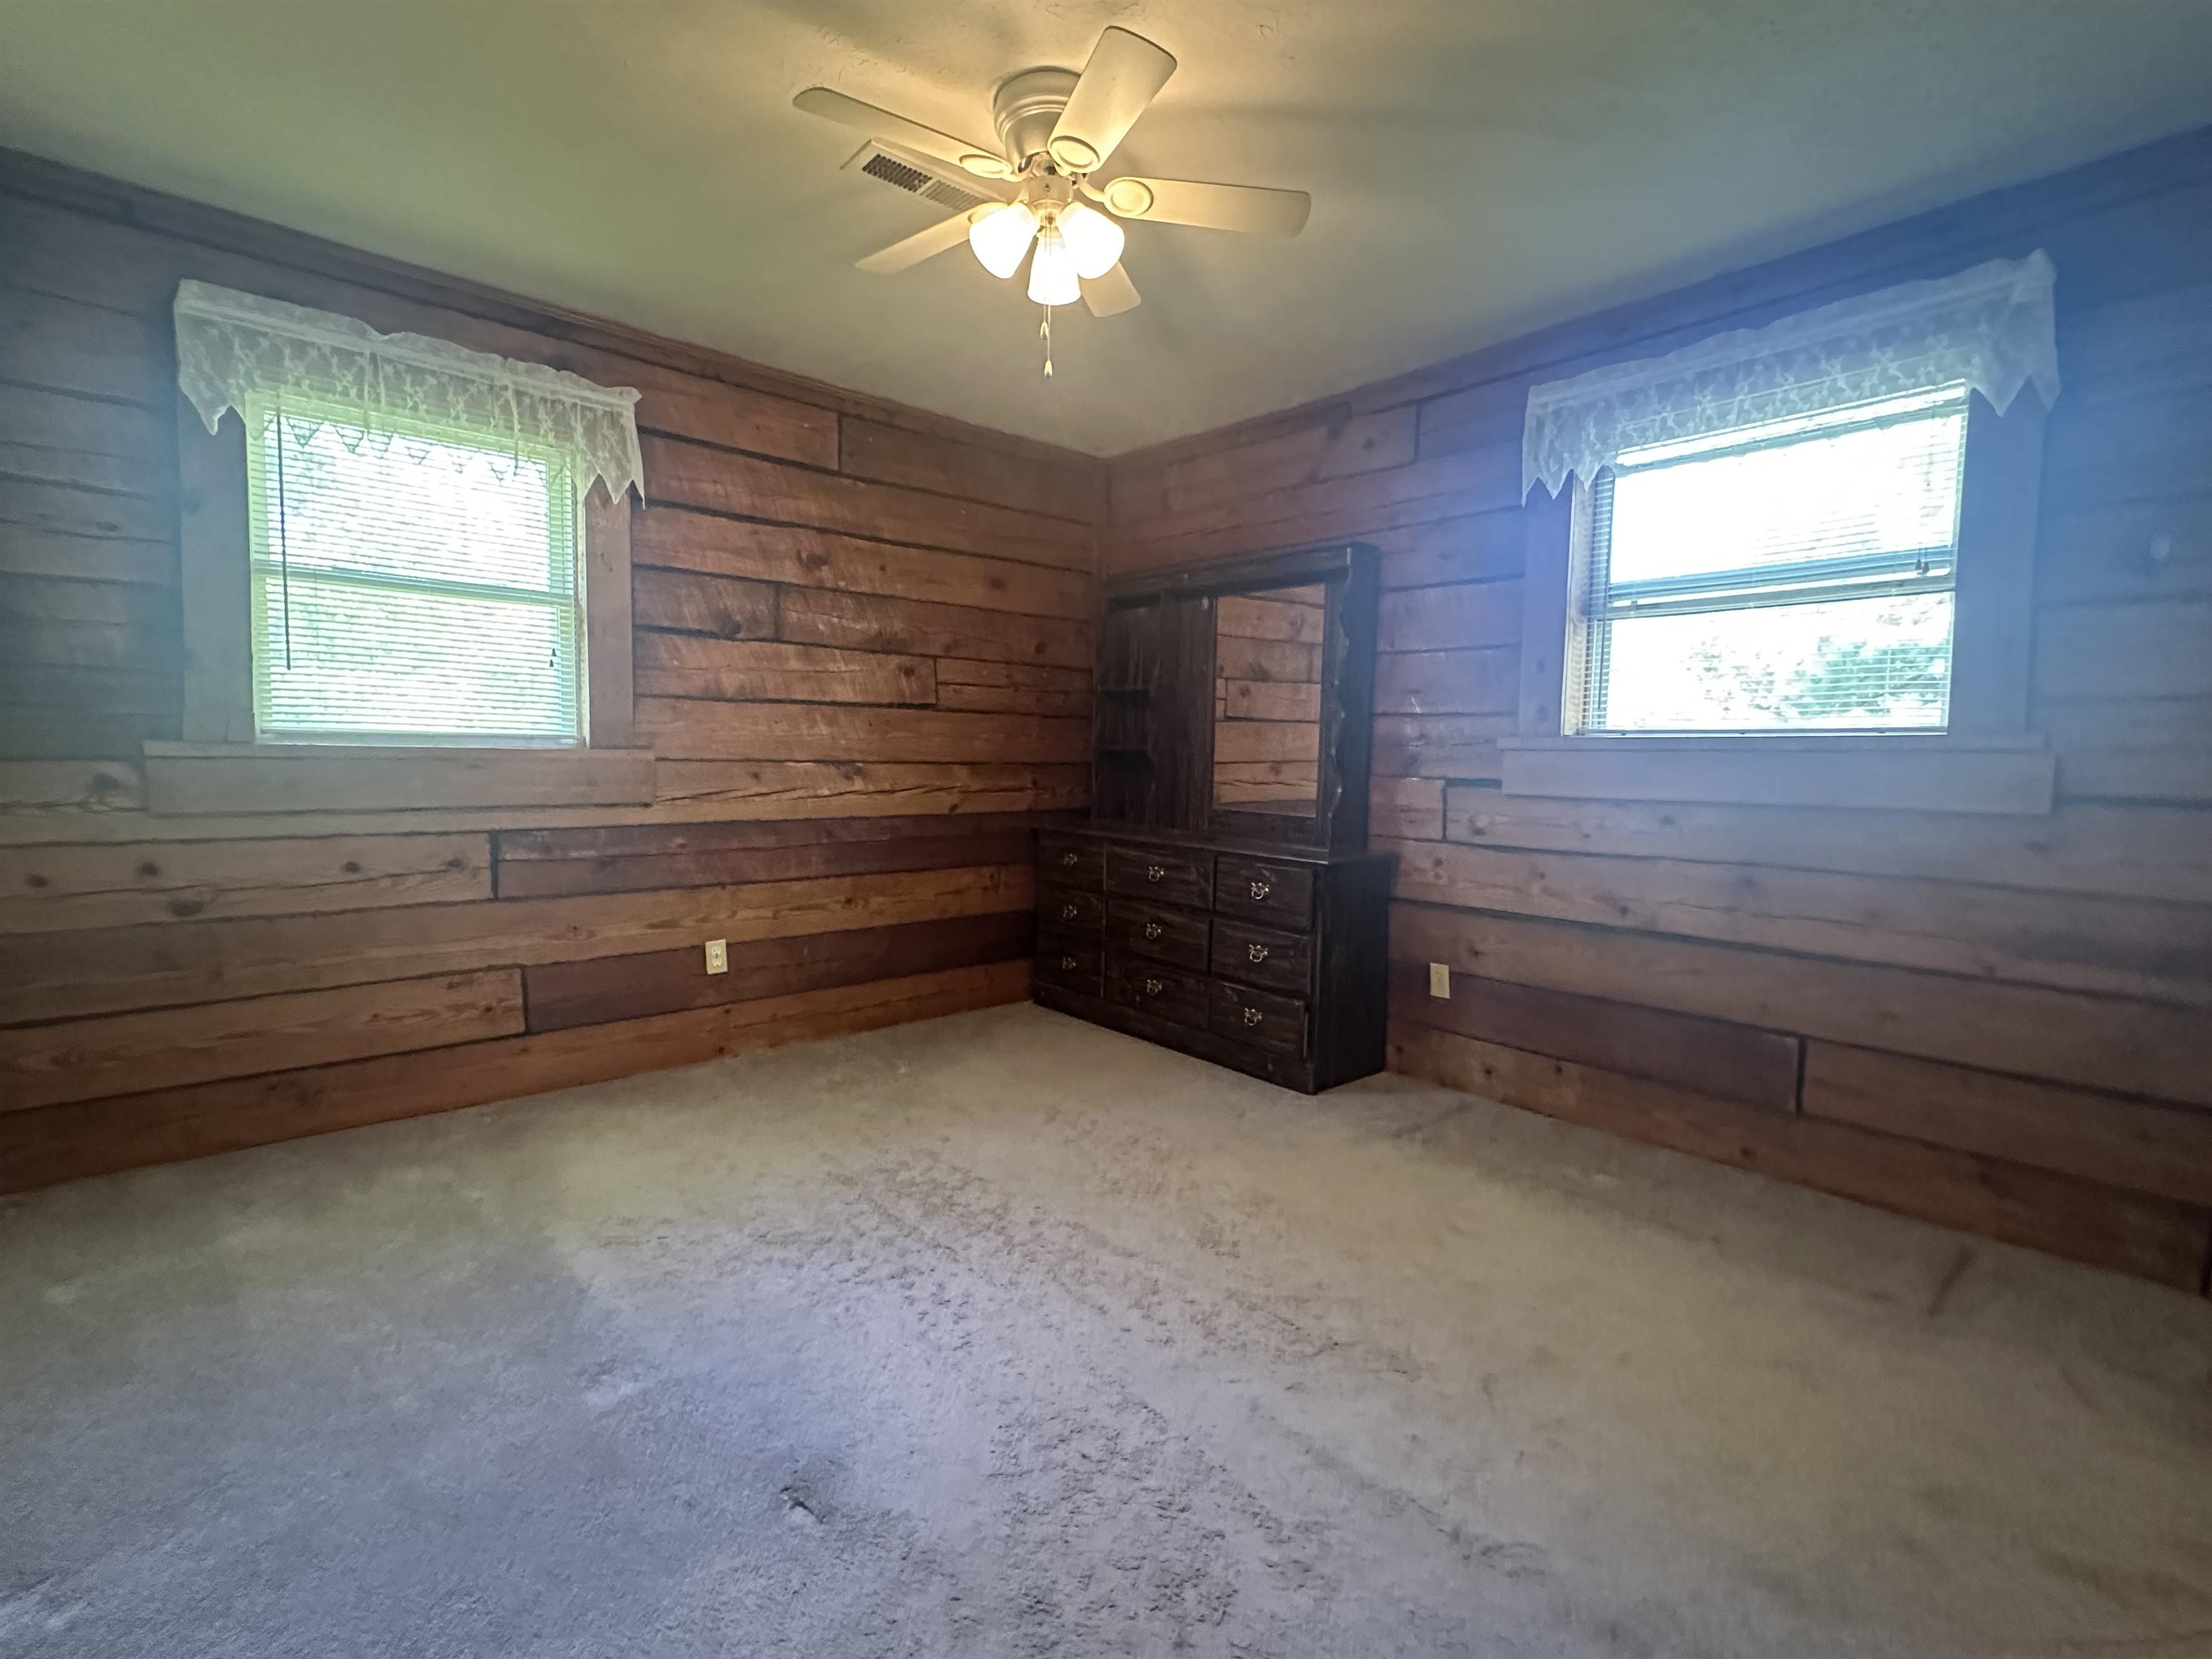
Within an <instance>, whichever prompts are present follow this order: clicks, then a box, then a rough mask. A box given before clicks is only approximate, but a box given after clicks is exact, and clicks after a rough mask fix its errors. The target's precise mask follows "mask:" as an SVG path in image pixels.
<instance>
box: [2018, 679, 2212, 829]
mask: <svg viewBox="0 0 2212 1659" xmlns="http://www.w3.org/2000/svg"><path fill="white" fill-rule="evenodd" d="M2035 719H2036V724H2037V725H2039V726H2041V727H2042V728H2043V729H2044V731H2045V732H2047V733H2049V735H2050V739H2051V748H2052V750H2054V751H2055V752H2056V754H2057V759H2058V789H2059V793H2061V794H2062V795H2063V796H2066V797H2067V798H2069V799H2082V800H2125V801H2142V802H2186V803H2190V804H2193V805H2212V698H2204V697H2102V698H2085V699H2079V700H2072V699H2053V700H2049V701H2042V702H2038V703H2037V705H2036V714H2035Z"/></svg>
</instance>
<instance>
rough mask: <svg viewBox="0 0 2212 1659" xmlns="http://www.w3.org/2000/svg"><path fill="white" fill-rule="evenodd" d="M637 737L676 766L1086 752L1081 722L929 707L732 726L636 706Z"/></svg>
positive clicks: (696, 713) (815, 713)
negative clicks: (685, 763) (686, 763)
mask: <svg viewBox="0 0 2212 1659" xmlns="http://www.w3.org/2000/svg"><path fill="white" fill-rule="evenodd" d="M637 720H638V733H639V736H640V737H641V738H642V740H643V741H644V742H646V743H647V744H649V745H650V746H651V747H652V749H653V751H654V752H655V753H656V754H659V755H665V756H667V757H671V759H678V760H808V759H812V758H815V757H819V756H833V757H836V758H838V759H841V760H858V761H871V760H890V761H930V760H936V761H969V762H982V761H1037V762H1045V763H1075V762H1078V761H1080V760H1081V759H1083V758H1084V757H1085V755H1086V754H1087V752H1088V751H1089V749H1090V739H1091V726H1090V722H1089V721H1088V720H1050V719H1044V718H1041V717H1039V716H1036V715H1031V714H962V713H957V712H954V711H950V710H943V709H934V708H837V707H835V706H831V705H827V704H818V703H763V704H761V705H760V706H759V707H757V708H752V709H749V710H748V711H747V714H746V718H744V719H743V720H732V719H731V718H729V716H728V715H726V714H723V713H722V712H720V710H717V709H716V708H714V707H713V705H711V704H708V703H699V702H684V701H680V700H678V699H673V698H668V697H641V698H639V699H638V705H637Z"/></svg>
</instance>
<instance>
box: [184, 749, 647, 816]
mask: <svg viewBox="0 0 2212 1659" xmlns="http://www.w3.org/2000/svg"><path fill="white" fill-rule="evenodd" d="M145 755H146V767H145V769H146V810H147V811H149V812H150V813H153V814H155V815H156V816H170V817H189V816H197V815H205V814H223V815H239V814H250V813H258V812H364V811H367V812H389V811H414V810H430V809H435V808H441V807H446V808H452V807H474V806H647V805H652V803H653V756H652V753H651V751H649V750H643V749H469V748H459V747H448V746H444V745H436V746H425V747H422V748H419V749H415V748H387V747H380V746H379V747H370V746H368V745H360V746H356V745H354V744H279V743H270V744H254V743H149V744H146V745H145Z"/></svg>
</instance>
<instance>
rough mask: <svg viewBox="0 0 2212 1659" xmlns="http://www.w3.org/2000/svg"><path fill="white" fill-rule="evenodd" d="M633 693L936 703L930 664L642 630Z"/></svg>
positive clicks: (730, 699)
mask: <svg viewBox="0 0 2212 1659" xmlns="http://www.w3.org/2000/svg"><path fill="white" fill-rule="evenodd" d="M636 681H637V694H638V695H639V696H646V697H689V698H693V699H707V700H714V701H720V702H844V703H903V704H918V705H922V706H927V705H930V704H933V703H935V702H936V701H937V671H936V664H935V662H934V661H933V659H930V658H927V657H894V656H889V655H885V654H884V653H881V652H874V651H841V650H838V649H836V648H835V647H825V646H816V645H781V644H777V643H774V642H772V641H759V640H729V639H711V638H700V637H698V636H696V635H688V634H655V633H647V634H641V635H639V636H638V640H637V667H636Z"/></svg>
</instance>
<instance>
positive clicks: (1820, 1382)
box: [0, 1007, 2212, 1659]
mask: <svg viewBox="0 0 2212 1659" xmlns="http://www.w3.org/2000/svg"><path fill="white" fill-rule="evenodd" d="M1167 1653H1192V1654H1199V1655H1209V1656H1212V1655H1219V1656H1231V1655H1235V1656H1249V1659H1259V1656H1284V1659H1310V1656H1359V1659H1381V1656H1393V1655H1429V1654H1463V1655H1480V1656H1485V1659H1493V1656H1494V1659H1519V1656H1534V1655H1547V1656H1575V1659H1579V1656H1591V1655H1624V1656H1644V1655H1662V1654H1664V1655H1682V1656H1699V1659H1707V1656H1722V1655H1758V1656H1790V1659H1806V1656H1826V1655H1845V1654H1848V1655H1867V1656H1873V1655H1884V1656H1889V1655H1896V1656H1911V1659H1929V1656H1952V1655H1957V1656H1970V1655H1971V1656H1990V1659H1995V1656H2027V1655H2047V1656H2053V1659H2058V1656H2119V1655H2124V1656H2129V1659H2181V1656H2201V1655H2206V1654H2212V1307H2208V1306H2206V1305H2205V1304H2200V1303H2196V1302H2192V1301H2191V1300H2190V1299H2188V1298H2186V1297H2181V1296H2179V1295H2175V1294H2172V1293H2171V1292H2166V1291H2159V1290H2156V1289H2154V1288H2152V1287H2149V1286H2147V1285H2137V1284H2135V1283H2133V1282H2130V1281H2128V1280H2124V1279H2118V1278H2114V1277H2109V1276H2106V1275H2103V1274H2099V1273H2092V1272H2089V1271H2087V1270H2086V1269H2078V1268H2075V1267H2069V1266H2066V1265H2064V1264H2063V1263H2059V1262H2056V1261H2045V1260H2043V1259H2040V1258H2037V1257H2033V1256H2029V1255H2025V1254H2022V1253H2020V1252H2015V1251H2012V1250H2008V1249H2003V1248H2002V1247H1998V1246H1993V1245H1987V1244H1980V1243H1970V1242H1968V1241H1965V1240H1962V1239H1960V1238H1958V1237H1954V1236H1952V1235H1949V1234H1946V1233H1942V1232H1940V1231H1936V1230H1934V1229H1931V1228H1926V1227H1922V1226H1918V1225H1913V1224H1911V1223H1907V1222H1903V1221H1898V1220H1894V1219H1892V1218H1887V1217H1883V1216H1880V1215H1876V1214H1875V1213H1873V1212H1869V1211H1865V1210H1861V1209H1858V1208H1857V1207H1855V1206H1850V1205H1847V1204H1844V1203H1840V1202H1836V1201H1832V1200H1826V1199H1824V1198H1821V1197H1819V1196H1817V1195H1814V1194H1807V1193H1803V1192H1800V1191H1796V1190H1795V1189H1791V1188H1784V1187H1781V1186H1778V1185H1775V1184H1772V1183H1769V1182H1764V1181H1762V1180H1759V1179H1758V1178H1756V1177H1753V1176H1744V1175H1741V1174H1738V1173H1736V1172H1734V1171H1730V1170H1720V1169H1717V1168H1713V1167H1710V1166H1707V1165H1705V1164H1699V1163H1696V1162H1693V1161H1692V1160H1689V1159H1686V1158H1677V1157H1675V1156H1674V1155H1671V1154H1668V1153H1664V1152H1653V1151H1650V1150H1648V1149H1644V1148H1641V1147H1637V1146H1626V1145H1623V1144H1621V1143H1619V1142H1615V1141H1612V1140H1608V1139H1604V1138H1602V1137H1600V1136H1597V1135H1594V1134H1590V1133H1586V1132H1583V1131H1580V1130H1577V1129H1572V1128H1569V1127H1564V1126H1561V1125H1558V1124H1554V1123H1551V1122H1548V1121H1544V1120H1541V1119H1538V1118H1534V1117H1531V1116H1528V1115H1523V1114H1520V1113H1516V1112H1511V1111H1508V1110H1505V1109H1502V1108H1498V1107H1495V1106H1492V1105H1490V1104H1487V1103H1474V1102H1469V1101H1468V1100H1467V1099H1466V1098H1465V1097H1459V1096H1454V1095H1450V1094H1448V1093H1445V1092H1443V1091H1438V1090H1435V1089H1431V1088H1428V1087H1426V1086H1424V1085H1414V1084H1411V1083H1408V1082H1406V1081H1404V1080H1402V1079H1372V1080H1370V1082H1368V1083H1365V1084H1362V1085H1356V1086H1354V1087H1353V1088H1352V1089H1349V1090H1345V1091H1339V1092H1338V1093H1336V1094H1334V1095H1332V1096H1328V1097H1322V1098H1320V1099H1317V1100H1308V1099H1304V1098H1301V1097H1297V1096H1293V1095H1289V1094H1285V1093H1282V1092H1280V1091H1276V1090H1273V1089H1270V1088H1268V1087H1267V1086H1265V1085H1261V1084H1257V1083H1254V1082H1250V1081H1248V1080H1245V1079H1241V1078H1237V1077H1235V1076H1232V1075H1231V1074H1230V1073H1225V1072H1221V1071H1218V1070H1215V1069H1213V1068H1212V1067H1209V1066H1203V1065H1200V1064H1199V1063H1197V1062H1196V1061H1193V1060H1183V1059H1181V1058H1179V1057H1177V1056H1176V1055H1173V1054H1167V1053H1165V1052H1164V1051H1163V1050H1160V1049H1158V1048H1151V1047H1148V1046H1146V1045H1144V1044H1140V1043H1138V1042H1133V1041H1130V1040H1128V1039H1126V1038H1123V1037H1120V1036H1113V1035H1110V1034H1109V1033H1106V1032H1103V1031H1100V1030H1094V1029H1092V1028H1091V1027H1088V1026H1085V1025H1081V1024H1076V1023H1075V1022H1073V1021H1071V1020H1066V1019H1062V1018H1059V1017H1057V1016H1054V1015H1051V1014H1048V1013H1044V1012H1041V1011H1038V1010H1036V1009H1032V1008H1026V1007H1022V1008H1006V1009H998V1010H993V1011H990V1012H985V1013H980V1014H970V1015H963V1016H961V1017H958V1018H952V1019H946V1020H940V1021H936V1022H933V1023H932V1024H926V1025H915V1026H908V1027H905V1028H903V1029H901V1030H893V1031H885V1032H880V1033H878V1034H875V1035H872V1036H864V1037H858V1038H853V1039H848V1040H846V1041H842V1042H832V1043H826V1044H821V1045H817V1046H813V1047H808V1048H792V1049H787V1050H783V1051H781V1052H777V1053H774V1054H765V1055H761V1056H757V1057H754V1058H750V1059H746V1060H733V1061H726V1062H722V1063H720V1064H717V1065H714V1066H704V1067H700V1068H697V1069H695V1070H692V1071H688V1072H679V1073H662V1074H659V1075H657V1076H652V1077H644V1078H638V1079H631V1080H629V1081H627V1082H623V1083H620V1084H614V1085H604V1086H600V1087H596V1088H592V1089H585V1090H579V1091H574V1092H571V1093H568V1094H566V1095H560V1096H553V1097H544V1098H543V1099H540V1100H538V1101H534V1102H530V1103H518V1104H514V1105H510V1106H503V1107H498V1108H493V1109H486V1110H482V1111H476V1112H468V1113H462V1114H458V1115H450V1116H445V1117H438V1118H427V1119H422V1120H419V1121H414V1122H410V1123H404V1124H395V1125H391V1126H386V1127H380V1128H375V1129H369V1130H362V1131H357V1132H355V1133H349V1134H343V1135H336V1136H328V1137H325V1138H322V1139H315V1140H308V1141H301V1142H296V1143H294V1144H292V1145H290V1146H280V1147H272V1148H268V1149H264V1150H263V1151H259V1152H250V1153H244V1154H240V1155H236V1156H234V1157H230V1158H220V1159H214V1160H210V1161H208V1162H204V1163H200V1164H191V1165H185V1166H181V1167H178V1168H173V1169H168V1170H154V1171H149V1172H144V1173H141V1174H137V1175H133V1176H120V1177H115V1178H111V1179H107V1180H102V1181H96V1182H83V1183H80V1184H78V1185H76V1186H73V1187H70V1188H62V1189H58V1190H56V1191H52V1192H49V1193H45V1194H33V1195H30V1196H28V1197H26V1198H21V1199H16V1200H7V1201H5V1202H4V1203H0V1655H6V1656H11V1659H12V1656H15V1655H31V1654H36V1655H40V1656H49V1655H51V1656H57V1659H61V1656H86V1659H135V1656H148V1659H190V1656H201V1655H206V1656H215V1655H221V1656H224V1659H264V1656H265V1659H276V1656H283V1659H308V1656H324V1655H330V1656H337V1655H344V1656H349V1659H351V1656H386V1655H388V1656H409V1659H424V1656H447V1655H451V1656H462V1655H467V1656H513V1655H530V1656H548V1659H550V1656H562V1659H566V1656H584V1655H592V1656H598V1655H620V1656H659V1655H668V1656H675V1655H683V1656H694V1655H730V1654H763V1655H767V1654H774V1655H792V1656H810V1655H829V1656H838V1659H860V1656H876V1655H956V1654H957V1655H962V1656H969V1655H975V1656H1016V1655H1042V1654H1066V1655H1073V1656H1087V1655H1094V1654H1147V1655H1149V1654H1167Z"/></svg>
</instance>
